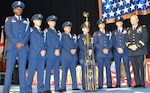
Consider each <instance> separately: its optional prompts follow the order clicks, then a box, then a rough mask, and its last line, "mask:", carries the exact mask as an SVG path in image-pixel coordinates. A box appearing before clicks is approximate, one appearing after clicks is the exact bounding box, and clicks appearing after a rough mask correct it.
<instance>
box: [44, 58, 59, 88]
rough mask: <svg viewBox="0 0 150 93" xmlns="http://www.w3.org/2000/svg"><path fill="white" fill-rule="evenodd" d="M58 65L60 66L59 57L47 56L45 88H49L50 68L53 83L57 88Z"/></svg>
mask: <svg viewBox="0 0 150 93" xmlns="http://www.w3.org/2000/svg"><path fill="white" fill-rule="evenodd" d="M59 66H60V58H59V57H56V58H55V59H53V58H48V59H47V62H46V79H45V90H50V87H51V85H50V80H51V73H52V69H54V83H55V90H59V89H60V87H59Z"/></svg>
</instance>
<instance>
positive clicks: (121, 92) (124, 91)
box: [0, 85, 150, 93]
mask: <svg viewBox="0 0 150 93" xmlns="http://www.w3.org/2000/svg"><path fill="white" fill-rule="evenodd" d="M79 88H80V87H79ZM2 90H3V86H2V85H1V86H0V93H2ZM51 90H52V92H53V93H55V92H54V88H53V87H52V89H51ZM10 93H19V86H17V85H12V86H11V89H10ZM33 93H37V90H36V86H33ZM56 93H58V92H56ZM62 93H150V86H147V87H146V88H127V86H122V87H121V88H110V89H108V88H105V87H104V89H101V90H97V91H96V92H84V91H83V90H79V91H72V90H71V87H70V86H67V91H66V92H62Z"/></svg>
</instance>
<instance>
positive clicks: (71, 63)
mask: <svg viewBox="0 0 150 93" xmlns="http://www.w3.org/2000/svg"><path fill="white" fill-rule="evenodd" d="M69 68H70V72H71V77H72V89H77V80H76V60H72V59H70V58H69V59H67V58H66V60H63V61H62V86H61V87H62V89H66V79H67V72H68V69H69Z"/></svg>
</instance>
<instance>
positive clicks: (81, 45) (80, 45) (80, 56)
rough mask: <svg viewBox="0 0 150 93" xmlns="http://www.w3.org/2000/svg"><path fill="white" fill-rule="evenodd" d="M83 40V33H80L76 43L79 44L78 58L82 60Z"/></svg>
mask: <svg viewBox="0 0 150 93" xmlns="http://www.w3.org/2000/svg"><path fill="white" fill-rule="evenodd" d="M84 40H85V35H84V34H81V35H80V36H79V38H78V45H79V60H84V59H85V57H84Z"/></svg>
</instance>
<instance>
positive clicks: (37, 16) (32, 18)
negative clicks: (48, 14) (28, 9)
mask: <svg viewBox="0 0 150 93" xmlns="http://www.w3.org/2000/svg"><path fill="white" fill-rule="evenodd" d="M35 19H39V20H43V15H42V14H34V15H33V16H32V17H31V21H33V20H35Z"/></svg>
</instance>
